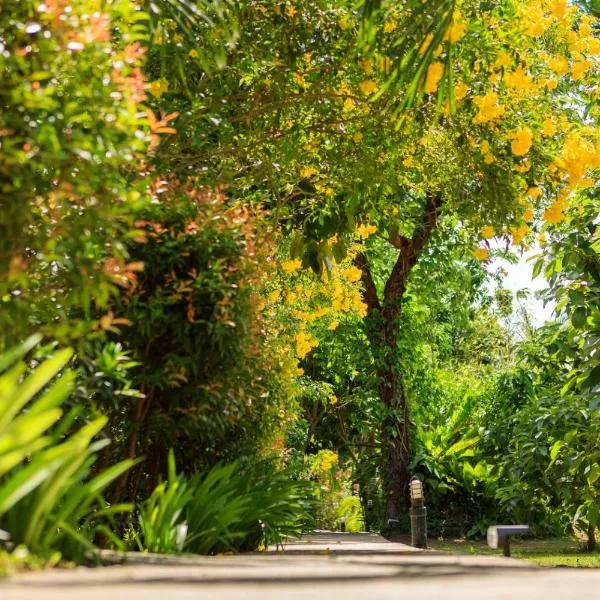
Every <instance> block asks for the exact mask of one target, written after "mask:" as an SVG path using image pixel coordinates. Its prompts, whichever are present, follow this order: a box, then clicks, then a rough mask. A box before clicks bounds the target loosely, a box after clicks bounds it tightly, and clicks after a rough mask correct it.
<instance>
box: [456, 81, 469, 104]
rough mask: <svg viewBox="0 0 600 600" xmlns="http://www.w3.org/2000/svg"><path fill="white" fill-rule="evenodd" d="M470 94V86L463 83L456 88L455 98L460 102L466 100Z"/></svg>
mask: <svg viewBox="0 0 600 600" xmlns="http://www.w3.org/2000/svg"><path fill="white" fill-rule="evenodd" d="M468 92H469V86H468V85H467V84H466V83H463V82H462V81H461V82H460V83H457V84H456V85H455V86H454V97H455V98H456V100H457V101H458V102H460V101H461V100H464V99H465V97H466V96H467V93H468Z"/></svg>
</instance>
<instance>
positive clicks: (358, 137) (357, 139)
mask: <svg viewBox="0 0 600 600" xmlns="http://www.w3.org/2000/svg"><path fill="white" fill-rule="evenodd" d="M352 139H353V140H354V141H355V142H356V143H357V144H358V143H359V142H360V141H362V139H363V134H362V133H361V132H360V131H357V132H356V133H355V134H354V135H353V136H352Z"/></svg>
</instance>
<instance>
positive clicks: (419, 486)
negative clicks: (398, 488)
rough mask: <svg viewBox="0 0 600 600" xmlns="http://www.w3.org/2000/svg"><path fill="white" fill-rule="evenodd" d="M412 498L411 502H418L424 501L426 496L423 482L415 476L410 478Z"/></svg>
mask: <svg viewBox="0 0 600 600" xmlns="http://www.w3.org/2000/svg"><path fill="white" fill-rule="evenodd" d="M409 486H410V500H411V504H417V503H419V502H424V501H425V498H424V497H423V483H422V482H421V480H420V479H417V478H416V477H413V478H412V479H411V480H410V484H409Z"/></svg>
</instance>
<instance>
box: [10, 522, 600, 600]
mask: <svg viewBox="0 0 600 600" xmlns="http://www.w3.org/2000/svg"><path fill="white" fill-rule="evenodd" d="M192 598H193V599H195V600H209V599H210V600H242V599H252V600H254V599H256V600H308V599H310V600H313V599H321V598H322V599H326V600H338V599H339V600H350V599H352V598H357V599H360V600H387V599H390V600H391V599H392V598H393V599H394V600H409V599H412V598H415V599H418V600H428V599H440V600H442V599H443V600H471V599H472V600H482V599H485V600H487V599H490V600H504V599H509V598H510V599H511V600H514V599H515V598H517V599H518V598H524V599H527V600H534V599H536V598H544V600H554V599H556V600H558V599H561V600H563V599H571V598H572V599H573V600H575V599H577V600H588V599H589V600H591V599H594V600H599V599H600V569H599V570H570V569H541V568H537V567H535V566H534V565H532V564H529V563H527V562H524V561H518V560H514V559H510V558H503V557H501V556H498V557H494V556H471V555H451V554H441V553H435V552H429V551H425V552H423V551H415V550H414V549H413V548H410V547H409V546H405V545H404V544H392V543H390V542H387V541H386V540H384V539H383V538H381V537H379V536H374V535H371V534H330V533H325V532H317V533H315V534H311V535H308V536H304V537H303V538H302V539H300V540H298V541H296V542H292V543H289V544H286V546H285V549H284V550H283V551H281V550H280V549H279V550H278V549H275V548H273V549H270V551H269V552H266V553H255V554H244V555H237V556H215V557H195V556H183V557H165V556H159V555H135V554H133V555H128V557H127V560H126V562H125V563H124V564H122V565H118V566H112V567H107V568H98V569H88V568H77V569H72V570H51V571H44V572H41V573H28V574H23V575H20V576H18V577H15V578H12V579H9V580H6V581H3V582H1V583H0V599H1V600H75V599H77V600H82V599H83V600H107V599H108V600H125V599H127V600H159V599H160V600H164V599H166V600H187V599H192Z"/></svg>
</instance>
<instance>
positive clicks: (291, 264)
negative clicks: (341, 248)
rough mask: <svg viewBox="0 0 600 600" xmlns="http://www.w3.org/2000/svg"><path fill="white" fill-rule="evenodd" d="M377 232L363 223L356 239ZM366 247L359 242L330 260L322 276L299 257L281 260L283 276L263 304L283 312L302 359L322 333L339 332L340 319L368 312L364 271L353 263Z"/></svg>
mask: <svg viewBox="0 0 600 600" xmlns="http://www.w3.org/2000/svg"><path fill="white" fill-rule="evenodd" d="M375 231H376V227H375V226H374V225H361V226H359V227H358V228H357V232H356V238H357V239H360V238H362V239H366V238H367V237H368V236H369V235H371V234H372V233H374V232H375ZM337 242H338V239H337V237H334V238H332V239H331V240H330V241H329V243H330V244H331V245H333V244H335V243H337ZM362 249H363V247H362V241H361V242H360V243H358V242H357V243H355V244H354V245H353V246H352V247H351V248H350V249H349V251H348V255H347V257H346V258H345V259H344V260H343V261H342V262H341V263H340V264H337V263H336V261H335V260H333V259H330V262H329V268H328V269H326V270H324V272H323V274H322V275H321V276H317V275H315V274H314V273H312V271H308V270H302V262H301V261H300V260H299V259H297V258H296V259H286V260H282V261H281V262H280V263H279V277H277V278H273V280H272V282H271V287H274V288H275V289H271V290H270V291H268V292H267V294H266V295H265V297H264V298H263V302H262V305H261V307H262V310H264V311H266V312H267V313H269V312H271V313H275V314H278V315H279V318H278V319H277V321H278V323H280V327H282V329H285V330H287V331H288V333H289V334H291V336H292V337H293V339H294V346H295V354H296V357H297V358H298V359H302V358H305V357H306V356H307V355H308V354H309V353H310V352H311V351H312V350H313V349H314V348H316V347H317V346H318V345H319V336H322V335H323V334H324V333H325V332H327V331H330V332H332V331H335V330H336V329H337V328H338V327H339V325H340V322H342V321H345V320H347V319H352V318H355V319H356V318H358V319H362V318H363V317H364V316H365V315H366V313H367V307H366V305H365V304H364V302H363V299H362V284H361V277H362V272H361V270H360V269H359V268H358V267H357V266H356V265H355V264H354V262H353V259H354V257H355V256H356V254H357V253H358V252H360V251H361V250H362Z"/></svg>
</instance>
